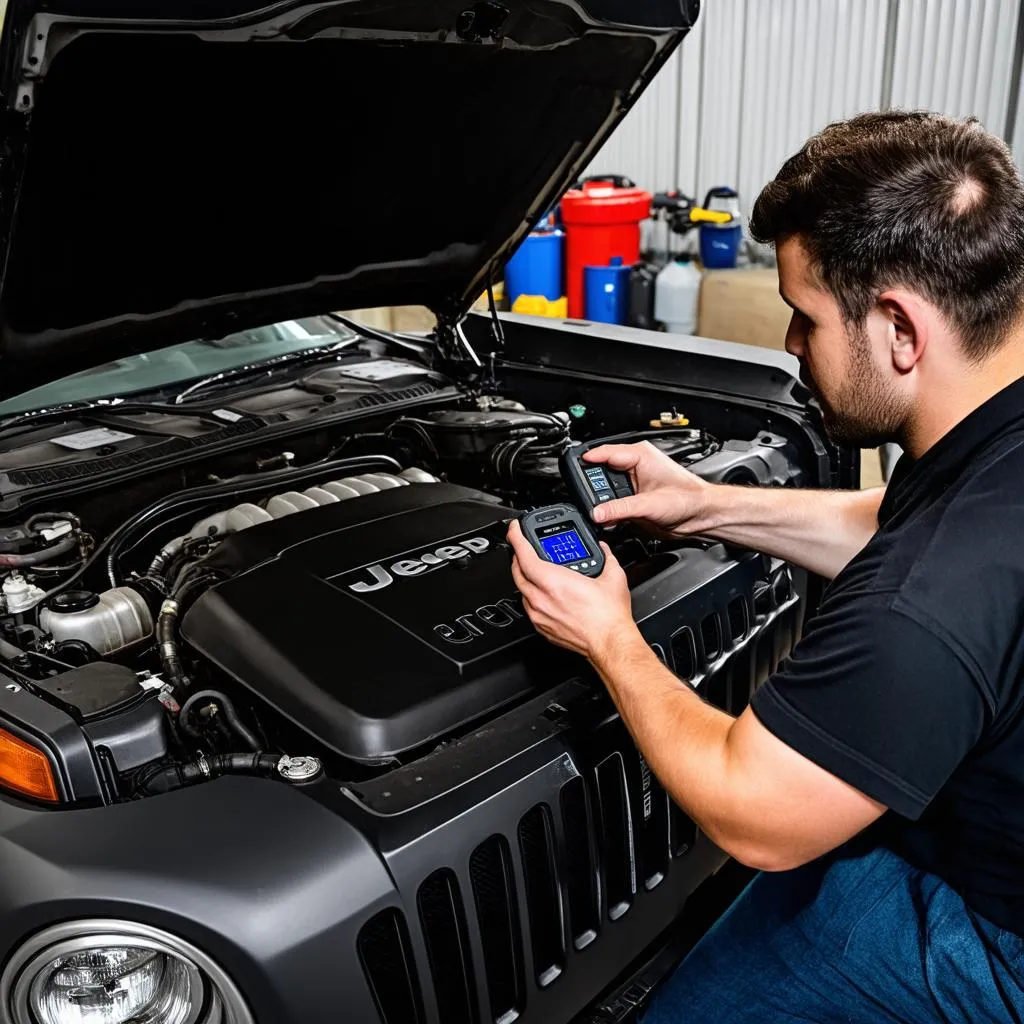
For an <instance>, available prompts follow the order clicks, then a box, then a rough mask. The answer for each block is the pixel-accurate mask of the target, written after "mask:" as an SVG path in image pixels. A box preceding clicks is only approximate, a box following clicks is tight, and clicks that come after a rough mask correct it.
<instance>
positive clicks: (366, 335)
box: [173, 313, 429, 406]
mask: <svg viewBox="0 0 1024 1024" xmlns="http://www.w3.org/2000/svg"><path fill="white" fill-rule="evenodd" d="M328 316H329V318H330V319H332V320H336V321H337V322H338V323H340V324H342V325H344V326H345V327H348V328H349V329H350V330H352V331H354V332H358V337H355V338H343V339H342V340H341V341H336V342H334V344H332V345H312V346H310V347H309V348H303V349H299V351H297V352H287V353H285V354H284V355H280V356H271V357H270V358H269V359H261V360H260V361H259V362H256V363H245V364H244V365H242V366H235V367H233V368H231V369H229V370H221V372H220V373H213V374H210V376H209V377H203V378H202V379H201V380H197V381H195V382H194V383H192V384H190V385H189V386H188V387H187V388H185V390H184V391H181V392H179V393H178V394H177V395H175V396H174V399H173V404H174V405H175V406H179V405H181V404H182V403H183V402H184V401H185V400H186V399H188V398H191V397H192V396H193V395H196V394H198V393H199V392H201V391H205V390H206V389H207V388H209V387H210V386H211V385H213V384H220V383H222V382H225V381H226V382H228V383H230V382H232V381H236V380H244V379H245V378H246V377H252V376H259V375H261V374H270V373H273V372H274V371H275V370H279V369H281V368H283V367H289V366H302V365H303V364H305V363H320V362H324V361H325V360H327V359H330V358H331V357H333V358H334V359H337V358H338V357H340V356H341V355H342V354H343V353H344V352H346V351H347V350H349V349H352V348H357V347H358V346H359V345H365V344H366V343H367V342H368V341H374V342H379V343H381V344H383V345H385V346H387V347H389V348H392V349H398V350H399V353H400V354H401V355H403V356H406V357H409V356H415V357H416V358H417V360H418V361H419V363H420V365H422V363H423V360H424V359H425V357H426V356H427V355H428V353H429V348H427V346H420V345H416V344H414V343H412V342H409V341H404V340H402V339H401V338H399V337H397V336H396V335H392V334H385V333H382V332H379V331H375V330H373V329H372V328H369V327H364V326H363V325H362V324H357V323H356V322H355V321H352V320H348V319H347V318H346V317H343V316H339V315H337V314H335V313H330V314H328ZM357 387H358V390H361V391H379V390H380V387H379V386H378V385H376V384H373V383H371V382H369V381H364V382H360V384H359V385H356V382H355V381H353V387H352V388H351V389H350V390H356V389H357Z"/></svg>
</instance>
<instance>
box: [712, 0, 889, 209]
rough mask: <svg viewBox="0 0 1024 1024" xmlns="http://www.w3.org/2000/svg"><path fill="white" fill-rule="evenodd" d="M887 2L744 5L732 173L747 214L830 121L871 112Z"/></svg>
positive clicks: (802, 0)
mask: <svg viewBox="0 0 1024 1024" xmlns="http://www.w3.org/2000/svg"><path fill="white" fill-rule="evenodd" d="M887 11H888V0H770V2H768V3H765V2H763V0H748V4H747V33H746V46H745V49H744V57H743V92H742V116H741V118H740V124H739V135H738V139H739V142H738V145H739V160H738V172H737V174H736V176H735V177H734V179H733V181H732V182H721V184H726V183H728V184H732V185H733V186H734V187H736V188H737V189H738V190H739V192H740V198H741V202H742V204H743V207H744V209H746V210H749V209H750V207H751V206H752V205H753V203H754V200H755V199H756V198H757V195H758V193H759V192H760V191H761V188H762V187H763V186H764V184H765V183H766V182H767V181H769V180H770V179H771V178H772V177H773V176H774V175H775V173H776V172H777V171H778V169H779V168H780V167H781V165H782V163H783V161H784V160H786V158H787V157H789V156H791V155H792V154H793V153H794V152H796V150H797V149H799V148H800V146H801V145H803V143H804V142H805V141H806V140H807V138H808V137H809V136H810V135H812V134H813V133H814V132H816V131H818V130H820V129H821V128H824V127H825V125H827V124H828V123H829V122H831V121H835V120H839V119H841V118H845V117H850V116H851V115H853V114H856V113H859V112H861V111H864V110H874V109H877V108H878V105H879V103H880V102H881V96H882V66H883V63H884V56H885V25H886V15H887Z"/></svg>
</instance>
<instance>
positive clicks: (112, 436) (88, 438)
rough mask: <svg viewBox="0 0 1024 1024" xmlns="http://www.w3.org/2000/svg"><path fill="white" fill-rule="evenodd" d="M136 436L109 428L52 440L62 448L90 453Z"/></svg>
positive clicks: (83, 431)
mask: <svg viewBox="0 0 1024 1024" xmlns="http://www.w3.org/2000/svg"><path fill="white" fill-rule="evenodd" d="M133 437H135V435H134V434H126V433H124V431H121V430H111V429H110V428H109V427H96V428H95V429H94V430H80V431H79V432H78V433H77V434H65V435H64V436H63V437H53V438H50V440H51V441H52V442H53V443H54V444H59V445H60V446H61V447H62V448H72V449H74V450H75V451H76V452H84V451H88V450H89V449H90V448H102V447H103V445H105V444H116V443H117V442H118V441H130V440H132V438H133Z"/></svg>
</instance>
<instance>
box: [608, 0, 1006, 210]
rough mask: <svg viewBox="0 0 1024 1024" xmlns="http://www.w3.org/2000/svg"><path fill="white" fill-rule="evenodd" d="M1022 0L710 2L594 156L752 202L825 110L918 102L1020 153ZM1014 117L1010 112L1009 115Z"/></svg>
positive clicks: (635, 172)
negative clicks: (1008, 140) (977, 126)
mask: <svg viewBox="0 0 1024 1024" xmlns="http://www.w3.org/2000/svg"><path fill="white" fill-rule="evenodd" d="M1020 8H1021V0H704V9H703V10H702V12H701V15H700V20H699V22H698V24H697V27H696V28H695V29H694V31H693V32H692V33H691V34H690V36H689V37H688V38H687V39H686V41H685V42H684V43H683V46H682V49H681V51H680V53H678V54H676V56H675V57H673V59H672V61H671V62H670V63H669V64H667V65H666V66H665V68H664V69H663V70H662V72H661V73H660V74H659V76H658V78H657V79H656V80H655V82H654V83H653V84H652V86H651V88H650V89H649V90H648V92H647V93H646V94H645V96H644V97H643V99H642V100H641V102H640V104H639V105H638V107H637V108H636V109H635V110H634V111H632V112H631V113H630V115H629V117H628V118H627V119H626V120H625V121H624V122H623V124H622V125H621V126H620V128H619V130H618V131H617V132H616V134H615V135H614V136H613V137H612V138H611V139H610V140H609V141H608V143H607V144H606V145H605V147H604V149H603V150H602V151H601V153H600V154H598V156H597V158H596V159H595V161H594V162H593V164H592V166H591V173H619V174H627V175H629V176H630V177H631V178H633V179H635V180H636V181H637V182H638V183H640V184H642V185H643V186H644V187H646V188H649V189H651V190H655V191H656V190H662V189H669V188H681V189H682V190H683V191H684V192H686V193H687V194H688V195H695V196H697V198H698V199H702V198H703V197H704V194H705V193H706V192H707V190H708V189H709V188H712V187H714V186H716V185H731V186H733V187H734V188H737V189H738V190H739V192H740V196H741V201H742V202H743V205H744V207H749V205H750V203H752V202H753V200H754V199H755V198H756V196H757V193H758V192H759V191H760V189H761V186H762V185H763V184H764V183H765V182H766V181H768V180H769V179H770V178H771V177H772V176H773V175H774V174H775V172H776V171H777V170H778V168H779V166H780V165H781V164H782V161H783V160H784V159H785V158H786V157H787V156H788V155H789V154H790V153H792V152H793V151H794V150H796V149H797V148H798V147H799V146H800V145H801V143H802V142H803V141H804V140H805V139H806V138H807V137H808V136H809V135H811V134H812V133H813V132H815V131H817V130H818V129H819V128H822V127H824V126H825V125H826V124H828V123H829V122H830V121H833V120H836V119H839V118H843V117H849V116H850V115H851V114H854V113H857V112H858V111H863V110H878V109H882V108H887V107H924V108H928V109H932V110H940V111H944V112H946V113H950V114H956V115H967V114H974V115H976V116H977V117H979V118H980V119H981V120H982V122H983V123H984V124H985V125H986V127H988V128H989V129H990V130H991V131H994V132H996V133H997V134H1000V135H1004V136H1006V137H1010V136H1012V138H1013V142H1014V151H1015V153H1016V154H1017V157H1018V161H1020V162H1022V163H1024V92H1021V91H1020V90H1021V83H1020V63H1021V62H1020V59H1019V56H1018V59H1017V60H1016V61H1015V55H1017V53H1018V49H1019V43H1018V39H1017V35H1018V24H1017V23H1018V15H1019V11H1020ZM1008 122H1011V123H1009V124H1008Z"/></svg>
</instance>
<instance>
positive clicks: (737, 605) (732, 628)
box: [729, 597, 748, 642]
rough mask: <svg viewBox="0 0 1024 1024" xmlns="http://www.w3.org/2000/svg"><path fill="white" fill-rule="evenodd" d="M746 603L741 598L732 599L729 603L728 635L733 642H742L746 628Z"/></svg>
mask: <svg viewBox="0 0 1024 1024" xmlns="http://www.w3.org/2000/svg"><path fill="white" fill-rule="evenodd" d="M747 623H748V615H747V602H746V599H745V598H743V597H734V598H733V599H732V600H731V601H730V602H729V635H730V636H731V637H732V639H733V641H734V642H735V641H738V640H742V639H743V638H744V637H745V636H746V635H747V628H748V625H747Z"/></svg>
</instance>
